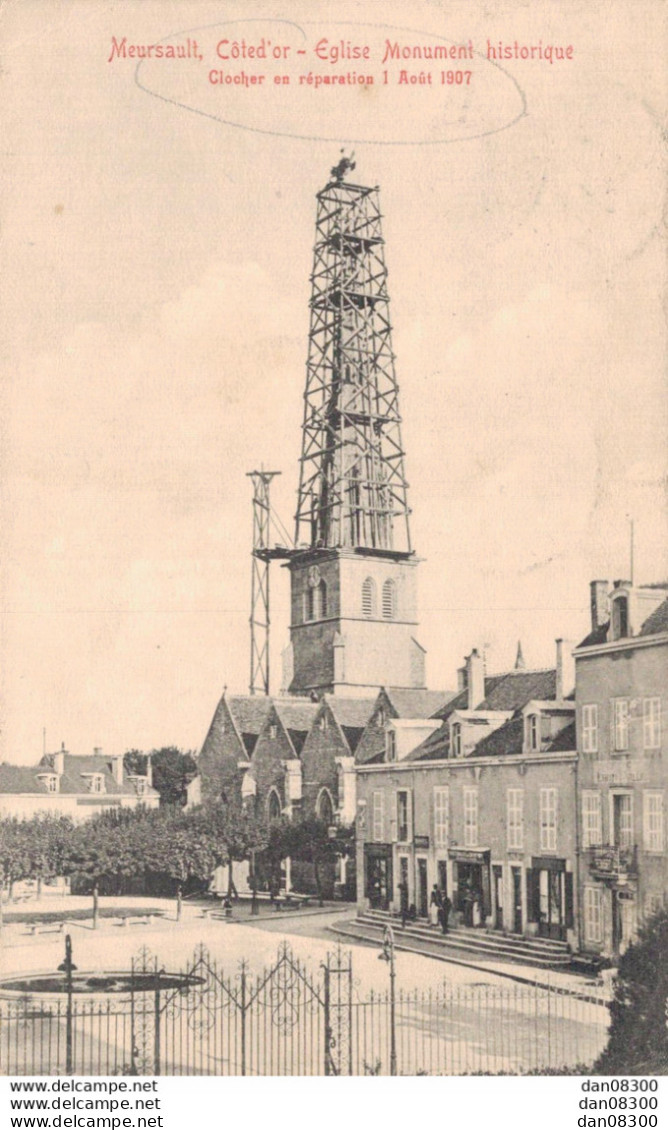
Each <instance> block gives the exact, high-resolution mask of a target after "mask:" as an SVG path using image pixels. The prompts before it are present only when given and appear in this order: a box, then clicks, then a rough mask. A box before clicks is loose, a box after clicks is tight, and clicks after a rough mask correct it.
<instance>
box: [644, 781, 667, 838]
mask: <svg viewBox="0 0 668 1130" xmlns="http://www.w3.org/2000/svg"><path fill="white" fill-rule="evenodd" d="M643 816H644V828H643V839H644V841H645V851H651V852H656V853H660V852H662V851H663V850H664V847H665V836H664V826H663V793H659V792H648V791H646V792H645V794H644V797H643Z"/></svg>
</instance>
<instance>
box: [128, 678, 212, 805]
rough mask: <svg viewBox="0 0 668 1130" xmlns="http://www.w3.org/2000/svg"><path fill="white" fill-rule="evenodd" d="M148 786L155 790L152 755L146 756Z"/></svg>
mask: <svg viewBox="0 0 668 1130" xmlns="http://www.w3.org/2000/svg"><path fill="white" fill-rule="evenodd" d="M226 689H227V688H226ZM146 784H147V785H148V787H149V789H152V788H153V762H152V761H151V755H150V753H149V754H147V755H146Z"/></svg>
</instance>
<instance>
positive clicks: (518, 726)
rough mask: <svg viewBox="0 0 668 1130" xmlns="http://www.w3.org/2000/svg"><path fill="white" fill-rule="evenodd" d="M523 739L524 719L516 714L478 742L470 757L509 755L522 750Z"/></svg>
mask: <svg viewBox="0 0 668 1130" xmlns="http://www.w3.org/2000/svg"><path fill="white" fill-rule="evenodd" d="M523 741H524V719H523V718H522V715H521V714H516V715H515V717H514V718H511V719H510V720H509V721H508V722H504V724H503V726H499V728H498V730H494V731H493V732H492V733H491V734H488V735H487V737H486V738H483V739H482V741H481V742H478V744H477V746H476V747H475V749H474V751H473V753H472V754H471V757H510V756H512V755H513V754H518V753H521V752H522V744H523Z"/></svg>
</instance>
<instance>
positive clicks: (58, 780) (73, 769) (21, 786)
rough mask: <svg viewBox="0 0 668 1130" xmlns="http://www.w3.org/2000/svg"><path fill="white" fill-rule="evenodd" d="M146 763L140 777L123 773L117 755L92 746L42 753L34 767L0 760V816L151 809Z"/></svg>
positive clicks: (154, 795)
mask: <svg viewBox="0 0 668 1130" xmlns="http://www.w3.org/2000/svg"><path fill="white" fill-rule="evenodd" d="M159 802H160V796H159V794H158V792H157V791H156V790H155V789H154V788H153V785H152V779H151V769H150V764H149V768H148V773H147V775H146V776H138V775H135V776H129V775H128V774H127V773H126V772H125V769H124V767H123V756H122V754H119V755H118V756H114V757H105V756H104V754H103V753H102V750H100V749H96V750H95V751H94V752H93V754H91V755H90V756H81V757H79V756H75V755H74V754H71V753H68V751H67V750H66V749H64V748H63V749H60V750H59V751H58V753H47V754H45V755H44V757H43V758H42V759H41V761H40V762H39V763H38V764H37V765H35V766H24V765H8V764H5V763H3V764H0V816H3V817H6V816H15V817H17V818H18V819H29V818H30V817H31V816H35V815H37V814H38V813H50V814H53V815H57V816H70V817H71V818H72V820H74V821H75V822H76V823H81V822H82V821H83V820H89V819H90V818H91V816H94V815H95V814H96V813H98V812H105V811H109V810H110V809H113V808H136V807H138V806H139V805H143V806H144V807H146V808H157V807H158V804H159Z"/></svg>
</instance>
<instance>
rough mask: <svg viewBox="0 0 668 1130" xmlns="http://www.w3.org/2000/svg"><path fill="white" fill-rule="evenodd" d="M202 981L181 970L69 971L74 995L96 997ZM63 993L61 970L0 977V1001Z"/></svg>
mask: <svg viewBox="0 0 668 1130" xmlns="http://www.w3.org/2000/svg"><path fill="white" fill-rule="evenodd" d="M202 984H204V978H203V977H194V976H188V975H187V974H185V973H160V974H158V973H155V972H153V971H152V970H148V971H136V972H132V971H129V970H122V971H120V972H113V971H107V970H99V971H93V972H89V973H86V972H79V971H77V972H75V973H73V974H72V992H73V994H75V995H76V996H77V997H98V998H99V997H100V996H103V997H104V996H109V995H110V994H114V995H117V994H125V995H127V996H129V995H130V993H149V992H153V991H154V990H155V989H160V990H171V991H172V992H173V991H174V990H175V989H176V990H181V991H182V992H185V991H187V990H188V989H189V988H195V987H196V986H198V985H202ZM65 993H67V982H66V980H65V976H64V974H62V973H53V972H46V973H25V974H23V975H22V976H16V975H14V976H13V977H3V978H2V979H0V1000H17V999H21V1000H25V999H26V997H28V998H29V999H31V1000H33V999H34V1000H45V999H49V998H54V997H55V998H60V997H62V996H63V994H65Z"/></svg>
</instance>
